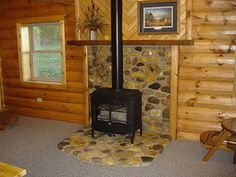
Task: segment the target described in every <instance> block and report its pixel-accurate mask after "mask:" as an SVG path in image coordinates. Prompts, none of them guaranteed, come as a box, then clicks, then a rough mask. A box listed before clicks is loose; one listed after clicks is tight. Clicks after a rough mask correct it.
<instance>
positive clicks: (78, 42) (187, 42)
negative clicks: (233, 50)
mask: <svg viewBox="0 0 236 177" xmlns="http://www.w3.org/2000/svg"><path fill="white" fill-rule="evenodd" d="M123 44H124V45H193V44H194V40H124V41H123ZM67 45H78V46H84V45H111V41H110V40H71V41H67Z"/></svg>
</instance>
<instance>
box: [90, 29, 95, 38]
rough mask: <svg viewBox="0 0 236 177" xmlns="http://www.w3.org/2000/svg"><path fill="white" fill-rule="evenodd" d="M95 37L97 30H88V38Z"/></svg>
mask: <svg viewBox="0 0 236 177" xmlns="http://www.w3.org/2000/svg"><path fill="white" fill-rule="evenodd" d="M96 39H97V30H90V40H96Z"/></svg>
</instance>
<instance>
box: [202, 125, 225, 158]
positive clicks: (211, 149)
mask: <svg viewBox="0 0 236 177" xmlns="http://www.w3.org/2000/svg"><path fill="white" fill-rule="evenodd" d="M229 136H230V133H229V132H226V131H216V130H208V131H205V132H203V133H202V134H201V135H200V142H201V144H202V145H203V146H204V147H205V148H206V149H207V150H208V153H207V154H206V155H205V156H204V157H203V159H202V160H203V161H208V160H209V159H210V158H211V157H212V156H213V155H214V153H215V151H216V150H217V149H223V150H228V148H227V147H226V143H225V142H224V140H225V139H226V138H227V137H229Z"/></svg>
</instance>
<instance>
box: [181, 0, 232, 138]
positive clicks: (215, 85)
mask: <svg viewBox="0 0 236 177" xmlns="http://www.w3.org/2000/svg"><path fill="white" fill-rule="evenodd" d="M235 11H236V3H235V1H232V0H211V1H208V0H193V38H194V39H195V44H194V46H192V47H189V46H188V47H187V46H186V47H181V50H180V58H179V60H180V61H179V66H180V67H179V88H178V121H177V137H178V138H184V139H199V134H200V133H201V132H203V131H204V130H207V129H220V121H221V120H222V119H224V118H229V117H235V116H236V109H235V108H236V104H235V98H233V95H235V94H233V89H234V88H235V87H234V82H235V81H234V77H235V69H234V65H235V59H236V58H235V56H236V55H235V47H234V45H235V39H236V13H235ZM235 84H236V82H235ZM234 92H235V91H234Z"/></svg>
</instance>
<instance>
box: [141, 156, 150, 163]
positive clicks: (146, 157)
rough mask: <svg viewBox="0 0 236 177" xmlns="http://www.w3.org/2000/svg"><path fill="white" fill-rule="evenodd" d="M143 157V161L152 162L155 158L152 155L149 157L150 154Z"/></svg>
mask: <svg viewBox="0 0 236 177" xmlns="http://www.w3.org/2000/svg"><path fill="white" fill-rule="evenodd" d="M141 159H142V161H143V162H151V161H153V158H152V157H148V156H142V157H141Z"/></svg>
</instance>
